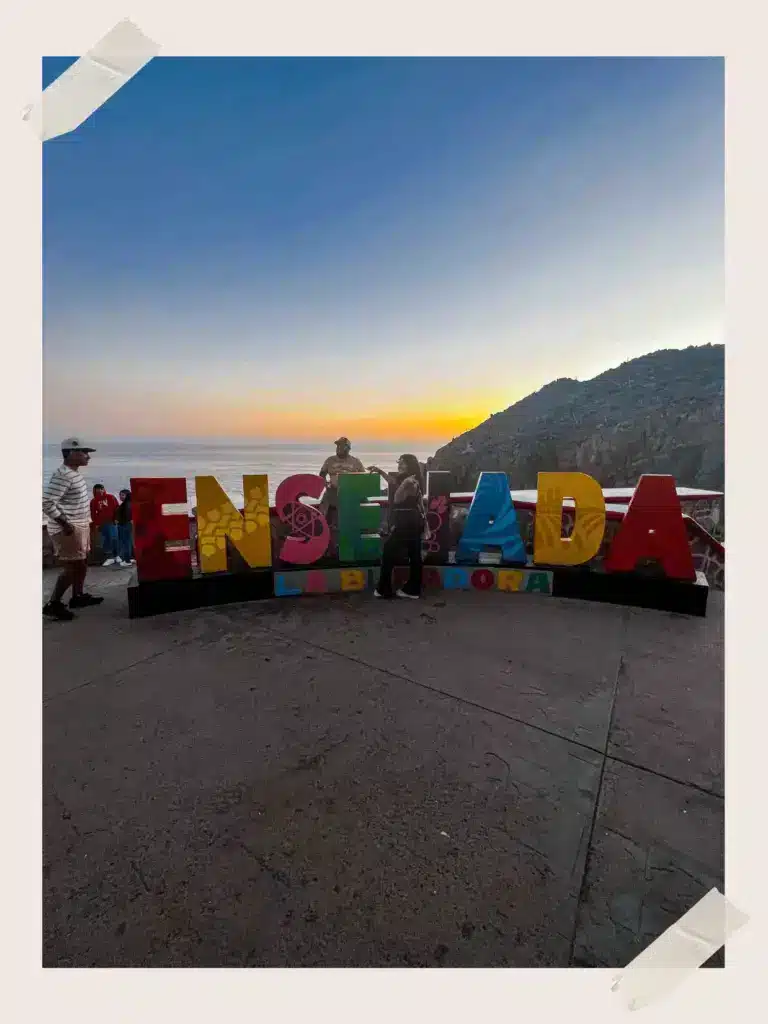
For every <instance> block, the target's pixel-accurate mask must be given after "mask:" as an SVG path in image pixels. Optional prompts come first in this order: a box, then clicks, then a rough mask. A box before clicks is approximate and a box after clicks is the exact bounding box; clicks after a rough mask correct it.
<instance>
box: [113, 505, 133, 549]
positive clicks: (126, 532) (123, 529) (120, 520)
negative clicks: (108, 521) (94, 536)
mask: <svg viewBox="0 0 768 1024" xmlns="http://www.w3.org/2000/svg"><path fill="white" fill-rule="evenodd" d="M115 522H116V523H117V549H118V557H119V559H120V562H121V564H122V565H133V563H134V561H135V559H134V557H133V512H132V509H131V492H130V491H120V504H119V506H118V507H117V509H116V510H115Z"/></svg>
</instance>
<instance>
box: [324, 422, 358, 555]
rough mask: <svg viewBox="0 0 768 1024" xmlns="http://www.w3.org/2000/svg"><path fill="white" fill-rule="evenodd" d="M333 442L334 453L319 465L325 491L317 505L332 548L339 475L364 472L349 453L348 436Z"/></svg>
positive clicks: (337, 502) (350, 446)
mask: <svg viewBox="0 0 768 1024" xmlns="http://www.w3.org/2000/svg"><path fill="white" fill-rule="evenodd" d="M335 444H336V454H335V455H329V457H328V458H327V459H326V460H325V462H324V463H323V465H322V466H321V467H320V476H321V477H322V478H323V480H324V481H325V493H324V494H323V497H322V499H321V500H320V506H319V507H320V511H321V512H322V513H323V515H324V516H325V518H326V520H327V521H328V526H329V528H330V530H331V536H332V537H333V538H334V541H333V546H334V548H335V546H336V541H335V534H336V526H337V518H338V505H339V477H340V476H341V474H342V473H364V472H365V466H364V465H363V464H362V462H361V461H360V459H356V458H355V456H354V455H350V450H351V448H352V444H351V443H350V440H349V438H348V437H340V438H339V439H338V440H337V441H336V442H335Z"/></svg>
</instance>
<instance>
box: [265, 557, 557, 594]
mask: <svg viewBox="0 0 768 1024" xmlns="http://www.w3.org/2000/svg"><path fill="white" fill-rule="evenodd" d="M377 573H378V569H372V568H370V567H360V568H354V569H353V568H348V569H312V570H310V571H309V572H306V571H304V572H276V573H275V597H298V596H299V595H301V594H334V593H351V592H353V591H356V590H372V589H373V587H374V586H375V585H376V576H377ZM407 575H408V573H407V570H405V569H396V570H395V573H394V577H395V583H396V584H397V585H398V586H399V585H401V584H402V583H405V581H406V579H407ZM398 577H400V578H398ZM422 586H423V587H424V589H425V590H501V591H505V592H506V593H509V594H517V593H527V594H551V593H552V573H551V572H543V571H541V570H528V569H496V568H490V567H488V566H482V567H472V566H467V567H466V568H465V567H464V566H458V565H445V566H426V567H425V568H424V571H423V576H422Z"/></svg>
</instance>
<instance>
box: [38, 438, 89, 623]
mask: <svg viewBox="0 0 768 1024" xmlns="http://www.w3.org/2000/svg"><path fill="white" fill-rule="evenodd" d="M95 450H96V449H95V448H90V447H89V446H88V445H87V444H84V443H83V442H82V441H79V440H78V439H77V438H74V437H71V438H68V439H67V440H66V441H62V443H61V455H62V459H63V461H62V464H61V465H60V466H59V468H58V469H57V470H55V471H54V473H53V475H52V476H51V479H50V481H49V483H48V486H47V487H46V489H45V493H44V495H43V513H44V515H45V516H46V519H47V525H48V536H49V537H50V538H51V541H52V542H53V550H54V554H55V555H56V560H57V561H58V562H59V563H60V565H61V566H62V573H61V575H60V576H59V578H58V579H57V580H56V584H55V586H54V588H53V593H52V594H51V596H50V598H49V600H48V602H47V604H46V605H45V606H44V607H43V615H45V616H46V617H47V618H49V619H58V620H59V621H60V622H69V621H70V620H71V619H74V618H75V616H74V615H73V614H72V612H71V611H70V609H71V608H88V607H90V605H95V604H101V603H102V601H103V600H104V598H103V597H93V596H92V595H91V594H86V593H85V590H84V585H85V577H86V573H87V572H88V552H89V551H90V548H91V508H90V499H89V497H88V487H87V485H86V482H85V478H84V477H83V476H81V474H80V470H81V469H82V468H84V467H85V466H87V465H88V463H89V462H90V459H91V452H93V451H95ZM70 587H71V588H72V597H71V599H70V602H69V608H66V607H65V605H64V603H63V602H62V598H63V597H64V595H65V594H66V592H67V591H68V590H69V588H70Z"/></svg>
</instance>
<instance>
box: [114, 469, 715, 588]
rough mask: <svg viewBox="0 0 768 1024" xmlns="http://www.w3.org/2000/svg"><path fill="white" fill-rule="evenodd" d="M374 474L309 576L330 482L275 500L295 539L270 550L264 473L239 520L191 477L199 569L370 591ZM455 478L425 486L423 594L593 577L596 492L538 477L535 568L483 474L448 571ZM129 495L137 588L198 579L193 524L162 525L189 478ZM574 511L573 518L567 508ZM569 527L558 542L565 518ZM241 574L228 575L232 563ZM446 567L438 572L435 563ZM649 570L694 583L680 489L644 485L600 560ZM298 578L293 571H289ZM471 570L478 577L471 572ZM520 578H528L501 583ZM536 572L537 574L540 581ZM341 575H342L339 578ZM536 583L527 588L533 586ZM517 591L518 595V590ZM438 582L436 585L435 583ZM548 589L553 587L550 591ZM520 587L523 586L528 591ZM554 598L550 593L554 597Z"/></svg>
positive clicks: (602, 514)
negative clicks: (587, 570) (329, 561)
mask: <svg viewBox="0 0 768 1024" xmlns="http://www.w3.org/2000/svg"><path fill="white" fill-rule="evenodd" d="M374 480H376V481H378V478H377V477H375V476H373V475H371V474H369V473H349V474H344V475H342V476H341V477H340V478H339V489H338V557H337V559H336V560H335V561H336V565H338V566H339V568H336V567H335V566H334V567H332V568H327V567H325V566H322V567H319V566H318V567H317V569H316V570H315V571H314V572H313V571H309V570H308V567H310V566H312V565H315V563H317V562H319V561H322V560H323V559H324V558H325V557H326V554H327V552H328V549H329V545H330V540H331V531H330V528H329V524H328V522H327V521H326V518H325V516H324V515H323V512H322V511H321V510H320V509H319V508H317V507H316V506H313V505H307V504H304V503H303V502H302V498H305V497H309V498H315V499H316V498H320V497H321V495H322V493H323V490H324V487H325V482H324V481H323V479H322V478H321V477H320V476H317V475H315V474H298V475H295V476H291V477H288V478H287V479H286V480H283V481H282V483H281V484H280V485H279V487H278V489H277V494H276V499H275V506H276V507H275V511H276V514H277V516H278V517H279V519H280V521H281V523H282V524H283V528H284V529H285V530H287V531H288V535H287V536H284V537H281V538H279V539H275V540H274V542H273V538H272V530H271V522H270V508H269V480H268V478H267V476H266V475H265V474H253V475H247V476H245V477H244V478H243V494H244V498H245V500H244V507H243V509H242V511H241V510H239V509H237V508H236V507H235V506H234V505H233V503H232V502H231V500H230V499H229V498H228V497H227V495H226V493H225V492H224V490H223V489H222V487H221V485H220V484H219V483H218V481H217V480H216V479H215V478H214V477H212V476H199V477H197V478H196V493H197V509H196V519H197V547H198V553H199V570H200V573H202V574H203V575H206V574H222V573H224V574H226V573H231V572H233V570H236V571H246V572H247V571H249V570H253V571H262V572H263V571H266V570H269V571H270V572H274V577H275V590H276V593H278V594H281V595H283V596H289V595H293V594H300V593H312V592H320V593H323V592H328V591H329V590H339V589H343V590H355V589H366V588H367V587H370V586H372V576H371V573H370V572H369V570H368V568H363V567H361V565H365V563H368V565H369V566H370V563H375V562H377V561H378V559H379V557H380V554H381V544H382V541H381V537H380V536H379V532H378V531H379V529H380V525H381V508H380V506H379V504H378V503H377V500H378V501H380V500H381V499H382V498H383V497H384V495H383V494H380V493H378V492H377V491H376V489H375V485H374ZM449 484H450V474H448V473H445V472H430V473H429V474H428V475H427V508H428V509H429V510H431V509H437V510H438V511H439V515H438V517H437V520H435V521H433V523H432V524H431V529H432V538H433V539H432V541H431V542H430V543H431V544H432V545H433V546H432V547H431V548H430V551H431V556H430V558H429V559H428V561H431V562H432V563H433V564H432V566H431V567H430V568H431V569H437V570H438V573H437V575H434V574H433V575H430V568H426V569H425V573H426V578H425V583H426V585H427V586H429V585H432V586H435V585H439V586H442V587H443V588H445V589H451V588H454V589H455V588H458V589H466V588H470V589H477V590H483V589H497V590H509V591H515V590H517V591H520V590H521V589H522V590H523V591H525V592H529V591H533V592H542V593H543V592H547V591H546V588H545V584H544V582H543V579H544V577H546V570H547V569H559V568H562V567H568V566H586V565H587V563H589V562H590V561H591V560H592V559H593V558H595V556H596V555H597V554H598V552H600V550H601V546H602V542H603V537H604V533H605V524H606V508H605V498H604V496H603V492H602V488H601V487H600V484H599V483H598V482H597V481H596V480H595V479H594V478H593V477H591V476H588V475H587V474H585V473H579V472H553V473H539V475H538V491H537V502H536V508H535V519H534V544H533V559H532V562H529V561H528V559H527V556H526V549H525V545H524V542H523V538H522V536H521V532H520V527H519V523H518V517H517V513H516V511H515V506H514V503H513V501H512V498H511V495H510V490H509V482H508V479H507V476H506V474H505V473H495V472H485V473H482V474H481V475H480V478H479V481H478V484H477V488H476V490H475V492H474V495H473V498H472V502H471V505H470V509H469V513H468V516H467V519H466V522H465V525H464V529H463V533H462V535H461V538H460V540H459V542H458V546H457V548H456V551H455V559H454V561H455V563H456V564H455V565H449V564H446V563H448V562H449V561H450V560H449V546H450V529H449V524H450V506H451V495H450V489H449ZM131 490H132V493H133V496H134V511H133V522H134V535H135V553H136V562H137V574H138V580H139V583H141V582H149V581H159V580H180V579H184V578H186V577H191V576H192V575H193V566H192V557H191V550H190V545H191V540H190V524H189V517H188V515H187V514H178V513H177V514H165V513H164V506H166V505H171V504H182V503H186V501H187V486H186V480H185V479H184V478H181V477H179V478H142V479H133V480H132V481H131ZM569 501H570V502H572V508H570V509H569V508H568V507H567V506H566V502H569ZM564 511H566V512H570V513H571V514H572V516H573V527H572V530H571V531H570V535H569V536H563V514H564ZM233 551H234V552H236V553H237V555H239V559H235V560H234V561H235V562H237V563H239V564H237V565H235V566H233V564H232V561H233V559H232V558H231V557H230V554H231V552H233ZM484 552H496V553H497V554H498V555H499V559H498V562H499V566H501V567H503V568H489V567H486V566H481V565H480V564H479V563H480V557H481V555H482V554H483V553H484ZM435 562H437V563H440V564H438V565H435V564H434V563H435ZM648 562H652V563H654V564H655V565H657V566H658V567H660V569H661V570H662V572H663V574H664V575H666V576H667V577H668V578H670V579H672V580H685V581H695V580H696V572H695V568H694V564H693V558H692V555H691V550H690V546H689V543H688V538H687V534H686V529H685V521H684V517H683V512H682V509H681V506H680V500H679V498H678V495H677V489H676V486H675V481H674V478H673V477H671V476H662V475H645V476H642V477H641V478H640V480H639V482H638V485H637V487H636V489H635V491H634V494H633V496H632V499H631V501H630V503H629V506H628V508H627V511H626V513H625V515H624V519H623V521H622V523H621V525H620V527H619V529H618V532H617V533H616V535H615V537H614V538H613V540H612V542H611V544H610V548H609V549H608V551H607V552H606V553H605V557H604V558H603V559H602V571H604V572H606V573H632V572H633V571H634V570H635V569H636V568H637V567H638V565H639V564H645V563H648ZM294 566H295V567H296V570H299V571H296V572H294V571H292V569H291V568H286V567H294ZM464 566H475V568H476V570H477V571H476V572H468V570H467V569H466V568H464ZM507 567H509V568H515V567H516V568H517V569H518V571H523V573H524V574H523V576H520V577H518V576H514V575H510V574H508V573H507V574H505V570H506V569H507ZM537 570H538V571H537ZM334 574H335V575H334ZM537 577H538V580H537V581H536V582H532V580H536V578H537ZM513 580H518V582H519V584H520V585H519V586H517V587H515V586H513V585H512V581H513ZM430 581H431V584H430ZM550 582H551V581H550ZM523 583H524V584H525V585H524V586H523V585H522V584H523ZM550 589H551V588H550Z"/></svg>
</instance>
